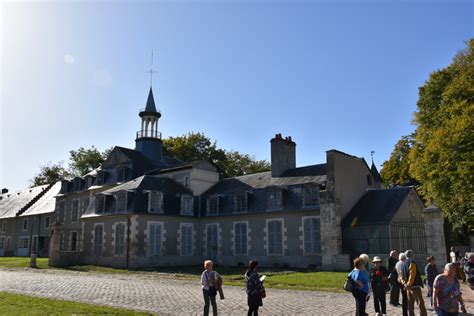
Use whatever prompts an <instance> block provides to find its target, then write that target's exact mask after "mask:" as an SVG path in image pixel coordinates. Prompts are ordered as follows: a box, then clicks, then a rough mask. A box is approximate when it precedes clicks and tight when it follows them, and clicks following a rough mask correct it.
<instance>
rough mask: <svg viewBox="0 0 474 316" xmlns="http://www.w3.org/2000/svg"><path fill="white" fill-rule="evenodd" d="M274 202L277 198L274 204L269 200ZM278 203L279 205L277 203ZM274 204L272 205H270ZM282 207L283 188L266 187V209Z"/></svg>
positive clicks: (276, 209) (279, 209)
mask: <svg viewBox="0 0 474 316" xmlns="http://www.w3.org/2000/svg"><path fill="white" fill-rule="evenodd" d="M272 196H273V201H274V202H276V201H277V199H278V198H279V200H280V202H279V203H275V205H271V204H270V200H272ZM277 204H280V205H277ZM272 206H274V207H272ZM282 209H283V189H282V188H279V187H271V188H268V189H267V211H281V210H282Z"/></svg>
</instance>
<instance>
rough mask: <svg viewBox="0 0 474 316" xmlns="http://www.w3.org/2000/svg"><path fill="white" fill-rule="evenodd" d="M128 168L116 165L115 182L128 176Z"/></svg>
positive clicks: (122, 180) (124, 179)
mask: <svg viewBox="0 0 474 316" xmlns="http://www.w3.org/2000/svg"><path fill="white" fill-rule="evenodd" d="M127 171H128V168H127V167H125V166H118V167H117V182H125V181H126V180H127V177H128V172H127Z"/></svg>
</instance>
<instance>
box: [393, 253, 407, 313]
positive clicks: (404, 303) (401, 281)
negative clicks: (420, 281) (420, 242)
mask: <svg viewBox="0 0 474 316" xmlns="http://www.w3.org/2000/svg"><path fill="white" fill-rule="evenodd" d="M398 260H399V261H398V262H397V264H396V265H395V271H397V281H398V287H399V288H400V290H401V292H402V315H403V316H408V296H407V291H406V290H405V287H404V286H403V284H404V283H405V282H406V280H405V279H404V277H403V271H402V267H403V265H404V264H405V261H406V260H407V256H405V253H403V252H402V253H401V254H400V255H398Z"/></svg>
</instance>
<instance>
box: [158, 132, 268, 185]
mask: <svg viewBox="0 0 474 316" xmlns="http://www.w3.org/2000/svg"><path fill="white" fill-rule="evenodd" d="M163 153H164V154H165V155H168V156H172V157H176V158H178V159H180V160H181V161H193V160H205V161H208V162H211V163H213V164H214V165H216V167H217V168H218V169H219V170H220V172H221V173H222V175H223V176H224V177H235V176H240V175H243V174H249V173H256V172H262V171H268V170H270V164H269V163H268V161H266V160H255V159H254V158H252V157H251V156H250V155H247V154H242V153H239V152H238V151H226V150H224V149H220V148H218V147H217V143H216V141H212V140H211V139H210V138H208V137H206V136H205V135H204V134H202V133H188V134H185V135H183V136H177V137H170V138H168V139H164V140H163Z"/></svg>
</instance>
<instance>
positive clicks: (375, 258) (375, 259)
mask: <svg viewBox="0 0 474 316" xmlns="http://www.w3.org/2000/svg"><path fill="white" fill-rule="evenodd" d="M372 262H373V263H375V262H382V259H380V257H379V256H375V257H374V260H372Z"/></svg>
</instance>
